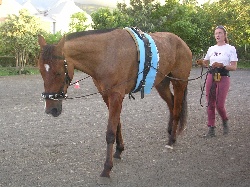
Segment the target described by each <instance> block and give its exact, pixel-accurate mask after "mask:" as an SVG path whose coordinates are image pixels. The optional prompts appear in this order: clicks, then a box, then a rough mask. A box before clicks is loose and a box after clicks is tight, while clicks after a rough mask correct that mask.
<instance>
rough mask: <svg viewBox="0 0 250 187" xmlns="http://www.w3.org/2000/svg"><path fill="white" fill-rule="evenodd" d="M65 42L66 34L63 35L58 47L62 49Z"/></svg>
mask: <svg viewBox="0 0 250 187" xmlns="http://www.w3.org/2000/svg"><path fill="white" fill-rule="evenodd" d="M64 42H65V35H64V36H63V37H62V39H61V40H60V41H59V42H58V44H57V47H58V48H60V49H61V50H62V48H63V46H64Z"/></svg>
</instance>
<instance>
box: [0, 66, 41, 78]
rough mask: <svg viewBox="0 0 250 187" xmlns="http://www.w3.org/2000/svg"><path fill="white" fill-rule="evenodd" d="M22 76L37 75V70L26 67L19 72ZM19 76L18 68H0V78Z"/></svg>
mask: <svg viewBox="0 0 250 187" xmlns="http://www.w3.org/2000/svg"><path fill="white" fill-rule="evenodd" d="M21 74H22V75H36V74H39V69H38V68H36V67H26V68H25V69H23V70H22V71H21ZM11 75H20V72H19V68H15V67H0V76H11Z"/></svg>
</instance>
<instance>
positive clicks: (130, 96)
mask: <svg viewBox="0 0 250 187" xmlns="http://www.w3.org/2000/svg"><path fill="white" fill-rule="evenodd" d="M150 67H152V66H150ZM150 67H147V68H150ZM152 68H154V69H156V71H157V72H159V73H160V74H161V75H163V76H164V77H168V78H170V79H172V80H179V81H193V80H197V79H200V78H202V77H203V76H204V75H206V74H207V73H208V72H209V70H207V71H206V72H205V73H203V68H202V71H201V75H200V76H198V77H196V78H192V79H186V80H184V79H179V78H174V77H171V76H168V75H165V74H163V73H161V72H160V71H159V70H158V69H157V68H155V67H152ZM144 71H145V69H144V70H143V71H141V72H139V73H138V74H137V75H136V76H138V75H139V74H141V73H143V72H144ZM89 77H90V76H87V77H85V78H83V79H80V80H78V81H76V82H74V83H70V86H72V85H74V84H76V83H78V82H80V81H82V80H85V79H87V78H89ZM134 79H135V78H130V79H128V80H126V81H123V82H121V83H119V84H117V85H115V86H113V87H111V88H108V89H106V90H103V91H100V92H95V93H91V94H87V95H82V96H76V97H70V98H69V97H67V98H65V99H80V98H84V97H89V96H92V95H96V94H101V93H105V92H106V91H108V90H111V89H113V88H115V87H118V86H120V85H123V84H126V83H127V82H129V81H131V80H134ZM204 85H205V84H204ZM201 90H202V94H201V99H202V95H203V91H204V87H203V89H202V88H201ZM131 98H132V99H135V97H134V96H133V95H132V94H131V93H130V94H129V99H131ZM201 99H200V103H201ZM201 106H202V105H201Z"/></svg>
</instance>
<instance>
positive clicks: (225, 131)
mask: <svg viewBox="0 0 250 187" xmlns="http://www.w3.org/2000/svg"><path fill="white" fill-rule="evenodd" d="M222 126H223V134H224V135H227V134H228V132H229V128H228V120H226V121H223V123H222Z"/></svg>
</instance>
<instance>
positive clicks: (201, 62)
mask: <svg viewBox="0 0 250 187" xmlns="http://www.w3.org/2000/svg"><path fill="white" fill-rule="evenodd" d="M196 64H197V65H198V66H203V67H208V61H207V60H203V59H199V60H197V61H196Z"/></svg>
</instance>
